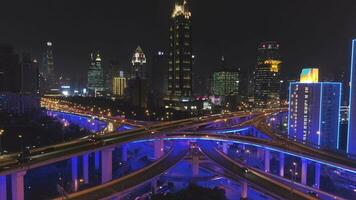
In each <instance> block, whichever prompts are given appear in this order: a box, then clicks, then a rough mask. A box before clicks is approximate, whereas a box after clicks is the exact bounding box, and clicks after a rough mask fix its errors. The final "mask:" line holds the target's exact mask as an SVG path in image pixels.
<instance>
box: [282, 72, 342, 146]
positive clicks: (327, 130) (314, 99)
mask: <svg viewBox="0 0 356 200" xmlns="http://www.w3.org/2000/svg"><path fill="white" fill-rule="evenodd" d="M318 79H319V70H318V69H315V68H308V69H304V70H303V71H302V73H301V77H300V82H292V83H290V86H289V87H290V89H289V91H290V94H289V115H288V135H289V137H291V138H292V139H294V140H295V141H298V142H301V143H304V144H309V143H310V144H312V145H318V146H320V147H322V148H328V149H334V150H336V149H338V148H339V131H340V127H339V122H340V104H341V83H337V82H319V80H318Z"/></svg>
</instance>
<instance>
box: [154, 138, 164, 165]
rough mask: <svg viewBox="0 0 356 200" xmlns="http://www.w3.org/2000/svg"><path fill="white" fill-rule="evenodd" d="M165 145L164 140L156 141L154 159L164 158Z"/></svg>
mask: <svg viewBox="0 0 356 200" xmlns="http://www.w3.org/2000/svg"><path fill="white" fill-rule="evenodd" d="M163 145H164V143H163V140H162V139H156V140H155V141H154V159H155V160H157V159H159V158H160V157H161V156H163V150H164V148H163V147H164V146H163Z"/></svg>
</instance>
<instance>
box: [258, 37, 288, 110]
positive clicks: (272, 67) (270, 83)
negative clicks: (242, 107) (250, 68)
mask: <svg viewBox="0 0 356 200" xmlns="http://www.w3.org/2000/svg"><path fill="white" fill-rule="evenodd" d="M257 52H258V55H257V65H256V68H255V80H254V81H255V88H254V90H255V94H254V99H255V102H256V106H259V107H278V106H279V98H280V97H279V94H280V87H281V85H280V84H281V82H280V81H281V78H280V68H281V63H282V61H281V57H280V54H279V44H278V43H277V42H263V43H261V44H260V45H259V46H258V49H257Z"/></svg>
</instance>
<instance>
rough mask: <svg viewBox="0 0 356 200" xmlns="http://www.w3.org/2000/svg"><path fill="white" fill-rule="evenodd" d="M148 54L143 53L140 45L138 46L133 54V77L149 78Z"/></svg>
mask: <svg viewBox="0 0 356 200" xmlns="http://www.w3.org/2000/svg"><path fill="white" fill-rule="evenodd" d="M146 62H147V61H146V55H145V54H144V53H143V51H142V49H141V47H140V46H138V47H137V48H136V50H135V52H134V53H133V55H132V60H131V63H132V71H131V78H136V77H139V78H141V79H146V78H147V74H146V73H147V70H146V68H145V64H146Z"/></svg>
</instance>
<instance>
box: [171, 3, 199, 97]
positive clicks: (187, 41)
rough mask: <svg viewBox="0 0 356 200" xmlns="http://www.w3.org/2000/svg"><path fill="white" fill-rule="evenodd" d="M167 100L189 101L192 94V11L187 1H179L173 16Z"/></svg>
mask: <svg viewBox="0 0 356 200" xmlns="http://www.w3.org/2000/svg"><path fill="white" fill-rule="evenodd" d="M170 23H171V24H170V29H169V30H170V36H169V39H170V44H169V47H170V48H169V49H170V51H169V68H168V91H167V100H170V101H187V100H189V99H190V98H191V96H192V66H193V55H192V38H191V36H192V33H191V29H192V27H191V13H190V12H189V10H188V7H187V2H186V1H185V0H184V1H183V2H177V3H176V4H175V6H174V10H173V13H172V16H171V22H170Z"/></svg>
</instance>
